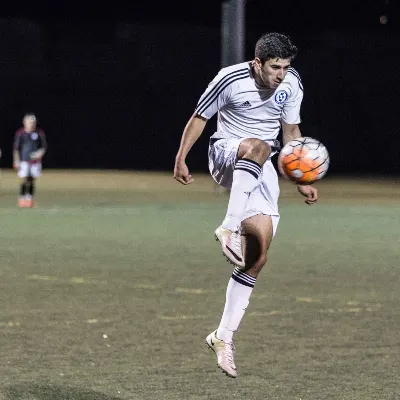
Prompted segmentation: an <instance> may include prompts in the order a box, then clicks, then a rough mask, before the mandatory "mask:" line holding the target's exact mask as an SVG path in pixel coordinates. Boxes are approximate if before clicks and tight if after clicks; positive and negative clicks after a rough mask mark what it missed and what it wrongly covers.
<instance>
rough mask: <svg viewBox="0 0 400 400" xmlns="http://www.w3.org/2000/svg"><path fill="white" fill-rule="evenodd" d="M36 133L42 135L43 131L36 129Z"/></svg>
mask: <svg viewBox="0 0 400 400" xmlns="http://www.w3.org/2000/svg"><path fill="white" fill-rule="evenodd" d="M36 132H37V133H38V134H39V135H44V130H43V129H42V128H38V129H36Z"/></svg>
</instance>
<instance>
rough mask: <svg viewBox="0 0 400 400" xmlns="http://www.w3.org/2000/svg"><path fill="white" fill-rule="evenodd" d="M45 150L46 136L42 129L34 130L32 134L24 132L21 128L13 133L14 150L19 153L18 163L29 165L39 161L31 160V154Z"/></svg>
mask: <svg viewBox="0 0 400 400" xmlns="http://www.w3.org/2000/svg"><path fill="white" fill-rule="evenodd" d="M46 148H47V142H46V136H45V134H44V132H43V130H42V129H36V130H35V131H33V132H25V131H24V129H23V128H21V129H18V130H17V132H15V139H14V150H16V151H18V152H19V159H20V161H28V162H31V163H34V162H39V160H31V153H33V152H34V151H37V150H39V149H45V150H46Z"/></svg>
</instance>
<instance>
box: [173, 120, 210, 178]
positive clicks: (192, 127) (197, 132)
mask: <svg viewBox="0 0 400 400" xmlns="http://www.w3.org/2000/svg"><path fill="white" fill-rule="evenodd" d="M206 123H207V119H205V118H203V117H201V116H199V115H197V114H194V115H192V117H191V118H190V119H189V121H188V123H187V124H186V127H185V129H184V131H183V135H182V139H181V144H180V146H179V150H178V153H177V155H176V158H175V167H174V178H175V179H176V180H177V181H178V182H180V183H182V184H183V185H188V184H190V183H192V182H193V178H192V175H190V173H189V168H188V167H187V165H186V157H187V155H188V153H189V151H190V149H191V148H192V146H193V145H194V144H195V143H196V141H197V140H198V139H199V137H200V136H201V134H202V133H203V131H204V128H205V126H206Z"/></svg>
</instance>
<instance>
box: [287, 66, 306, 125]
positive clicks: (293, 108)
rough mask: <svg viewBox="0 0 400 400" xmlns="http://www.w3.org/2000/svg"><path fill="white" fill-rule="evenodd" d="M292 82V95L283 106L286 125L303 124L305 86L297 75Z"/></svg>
mask: <svg viewBox="0 0 400 400" xmlns="http://www.w3.org/2000/svg"><path fill="white" fill-rule="evenodd" d="M288 73H290V72H288ZM292 74H293V73H292ZM291 81H292V93H291V95H290V97H289V98H288V100H287V101H286V103H285V104H284V106H283V110H282V121H283V122H285V123H286V124H299V123H300V122H301V118H300V107H301V102H302V100H303V85H302V83H301V81H300V78H299V77H298V76H297V75H294V74H293V76H292V79H291Z"/></svg>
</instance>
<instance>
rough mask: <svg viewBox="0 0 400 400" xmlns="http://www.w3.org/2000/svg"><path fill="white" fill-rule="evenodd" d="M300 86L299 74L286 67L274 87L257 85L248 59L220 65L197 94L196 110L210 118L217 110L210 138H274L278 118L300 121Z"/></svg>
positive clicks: (278, 121)
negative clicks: (234, 63)
mask: <svg viewBox="0 0 400 400" xmlns="http://www.w3.org/2000/svg"><path fill="white" fill-rule="evenodd" d="M302 99H303V86H302V83H301V80H300V76H299V74H298V73H297V71H296V70H295V69H293V68H289V70H288V72H287V74H286V76H285V79H284V80H283V81H282V83H281V84H280V85H279V86H278V87H277V88H276V89H268V88H264V87H260V86H259V85H257V83H256V81H255V79H254V77H253V74H252V70H251V63H250V62H244V63H240V64H236V65H232V66H230V67H227V68H223V69H221V71H220V72H219V73H218V75H217V76H216V77H215V78H214V79H213V81H212V82H211V83H210V84H209V85H208V87H207V89H206V91H205V92H204V93H203V95H202V96H201V97H200V100H199V102H198V104H197V107H196V111H195V112H196V114H198V115H200V116H202V117H204V118H206V119H210V118H211V117H212V116H213V115H214V114H215V113H216V112H218V125H217V132H216V133H215V134H214V135H213V136H212V137H213V138H229V137H236V138H258V139H261V140H264V141H269V140H274V139H276V137H277V136H278V134H279V130H280V126H281V121H283V122H285V123H287V124H298V123H300V106H301V101H302Z"/></svg>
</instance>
